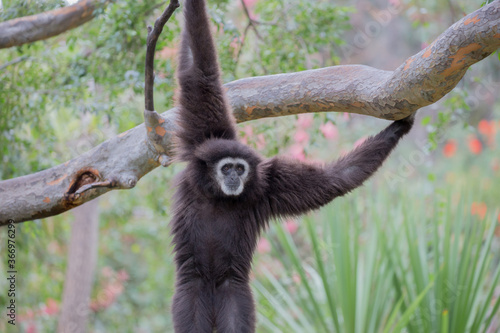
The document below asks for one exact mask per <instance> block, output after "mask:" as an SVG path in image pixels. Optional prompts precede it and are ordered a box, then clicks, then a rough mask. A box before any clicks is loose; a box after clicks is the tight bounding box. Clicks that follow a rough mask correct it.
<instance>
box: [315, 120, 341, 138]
mask: <svg viewBox="0 0 500 333" xmlns="http://www.w3.org/2000/svg"><path fill="white" fill-rule="evenodd" d="M319 130H320V131H321V133H323V136H324V137H325V139H328V140H335V139H337V138H338V137H339V131H338V130H337V126H335V125H334V124H332V122H331V121H329V122H327V123H326V124H322V125H321V126H320V127H319Z"/></svg>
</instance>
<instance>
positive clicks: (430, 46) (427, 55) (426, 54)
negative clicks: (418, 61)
mask: <svg viewBox="0 0 500 333" xmlns="http://www.w3.org/2000/svg"><path fill="white" fill-rule="evenodd" d="M434 43H435V42H432V44H431V45H429V46H427V50H425V52H424V54H423V55H422V58H429V57H430V56H431V54H432V47H433V46H434Z"/></svg>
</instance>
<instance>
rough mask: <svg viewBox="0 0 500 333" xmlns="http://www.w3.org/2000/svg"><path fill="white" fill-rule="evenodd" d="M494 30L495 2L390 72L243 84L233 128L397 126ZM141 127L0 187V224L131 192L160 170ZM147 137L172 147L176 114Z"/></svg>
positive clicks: (237, 88) (498, 41)
mask: <svg viewBox="0 0 500 333" xmlns="http://www.w3.org/2000/svg"><path fill="white" fill-rule="evenodd" d="M499 29H500V1H498V0H497V1H494V2H493V3H491V4H489V5H487V6H484V7H483V8H481V9H479V10H477V11H475V12H474V13H472V14H470V15H468V16H466V17H464V18H463V19H461V20H460V21H458V22H457V23H455V24H454V25H453V26H451V27H450V28H449V29H448V30H446V31H445V32H444V33H443V34H441V36H439V37H438V38H437V39H436V40H435V41H434V42H433V43H432V44H431V45H429V47H427V48H426V49H425V50H422V51H421V52H419V53H418V54H416V55H414V56H412V57H410V58H409V59H408V60H407V61H406V62H405V63H404V64H402V65H401V66H400V67H399V68H397V69H396V70H395V71H382V70H378V69H375V68H371V67H367V66H336V67H328V68H322V69H317V70H310V71H303V72H300V73H291V74H279V75H271V76H263V77H254V78H247V79H242V80H238V81H234V82H231V83H228V84H226V85H225V87H226V89H227V93H228V97H229V99H230V102H231V104H232V106H233V108H234V112H235V116H236V119H237V120H238V122H244V121H247V120H251V119H258V118H265V117H277V116H284V115H290V114H298V113H304V112H323V111H342V112H354V113H359V114H365V115H370V116H374V117H379V118H384V119H391V120H393V119H401V118H403V117H405V116H407V115H410V114H412V113H414V112H415V111H416V110H417V109H419V108H421V107H424V106H426V105H429V104H432V103H435V102H436V101H438V100H439V99H440V98H442V97H443V96H444V95H446V94H447V93H448V92H449V91H450V90H451V89H453V87H455V86H456V85H457V83H458V82H459V81H460V79H461V78H462V76H463V75H464V73H465V71H466V70H467V68H468V67H470V66H471V65H472V64H474V63H476V62H478V61H480V60H482V59H484V58H485V57H487V56H488V55H490V54H491V53H493V52H494V51H495V50H497V49H498V47H500V31H499ZM144 126H145V125H144V124H142V125H139V126H137V127H135V128H133V129H130V130H128V131H127V132H125V133H122V134H120V135H118V136H117V137H115V138H112V139H110V140H108V141H105V142H103V143H102V144H100V145H99V146H97V147H95V148H94V149H92V150H91V151H89V152H87V153H85V154H83V155H81V156H78V157H76V158H75V159H73V160H71V161H68V162H66V163H64V164H61V165H59V166H55V167H53V168H51V169H48V170H44V171H41V172H38V173H35V174H32V175H27V176H23V177H19V178H15V179H10V180H5V181H1V182H0V225H5V224H6V223H7V221H8V220H9V219H12V220H14V222H22V221H27V220H32V219H36V218H44V217H48V216H52V215H56V214H59V213H62V212H64V211H66V210H69V209H71V208H73V207H75V206H78V205H81V204H82V203H84V202H87V201H89V200H92V199H93V198H95V197H97V196H99V195H102V194H104V193H106V192H108V191H110V190H111V189H125V188H132V187H134V185H135V184H136V182H137V181H138V180H139V179H140V178H141V177H142V176H144V175H145V174H147V173H148V172H150V171H151V170H153V169H154V168H156V167H158V166H159V165H160V163H159V160H160V156H161V155H160V153H158V151H157V150H156V149H155V147H154V146H153V145H152V144H150V143H149V142H150V141H149V140H148V138H147V134H146V130H145V128H144ZM148 131H155V133H156V134H157V135H159V136H161V137H164V138H165V140H167V141H169V140H170V139H171V134H172V133H173V131H175V112H174V110H170V111H167V112H165V113H163V114H162V117H161V118H159V120H158V125H157V126H156V127H155V128H148ZM89 184H94V185H95V186H86V185H89ZM103 184H105V185H106V186H104V185H103ZM83 189H87V190H86V191H82V190H83Z"/></svg>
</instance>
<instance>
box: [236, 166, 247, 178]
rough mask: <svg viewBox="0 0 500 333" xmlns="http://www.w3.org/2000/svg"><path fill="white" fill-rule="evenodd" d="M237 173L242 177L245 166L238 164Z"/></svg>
mask: <svg viewBox="0 0 500 333" xmlns="http://www.w3.org/2000/svg"><path fill="white" fill-rule="evenodd" d="M236 172H237V173H238V175H240V176H241V175H242V174H243V173H244V172H245V166H244V165H243V164H237V165H236Z"/></svg>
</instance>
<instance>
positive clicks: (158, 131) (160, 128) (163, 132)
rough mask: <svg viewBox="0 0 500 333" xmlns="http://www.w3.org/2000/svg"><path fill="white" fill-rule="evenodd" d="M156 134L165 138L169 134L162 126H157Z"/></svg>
mask: <svg viewBox="0 0 500 333" xmlns="http://www.w3.org/2000/svg"><path fill="white" fill-rule="evenodd" d="M155 132H156V134H158V135H159V136H164V135H165V134H166V133H167V130H166V129H164V128H163V127H161V126H156V128H155Z"/></svg>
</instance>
